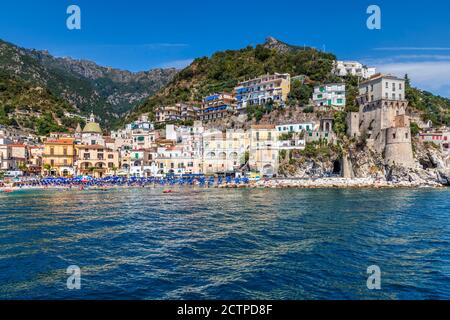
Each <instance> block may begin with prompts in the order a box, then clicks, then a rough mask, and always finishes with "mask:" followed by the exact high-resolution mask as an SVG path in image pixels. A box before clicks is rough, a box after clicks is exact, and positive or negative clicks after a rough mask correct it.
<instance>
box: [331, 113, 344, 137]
mask: <svg viewBox="0 0 450 320" xmlns="http://www.w3.org/2000/svg"><path fill="white" fill-rule="evenodd" d="M346 118H347V113H346V112H344V111H339V112H336V113H335V114H334V124H333V131H334V132H335V133H336V134H337V135H338V136H343V135H345V134H346V132H347V122H346Z"/></svg>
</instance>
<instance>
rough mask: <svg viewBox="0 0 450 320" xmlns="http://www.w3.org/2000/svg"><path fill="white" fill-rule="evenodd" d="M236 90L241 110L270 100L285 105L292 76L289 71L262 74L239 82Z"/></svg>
mask: <svg viewBox="0 0 450 320" xmlns="http://www.w3.org/2000/svg"><path fill="white" fill-rule="evenodd" d="M234 91H235V96H236V100H237V110H238V111H241V112H242V111H245V109H246V108H247V107H248V106H251V105H264V104H266V103H270V102H273V103H278V104H280V105H284V104H285V102H286V101H287V99H288V95H289V93H290V91H291V76H290V75H289V74H288V73H284V74H280V73H275V74H273V75H265V76H260V77H258V78H255V79H251V80H247V81H243V82H241V83H239V85H238V86H237V87H236V88H235V89H234Z"/></svg>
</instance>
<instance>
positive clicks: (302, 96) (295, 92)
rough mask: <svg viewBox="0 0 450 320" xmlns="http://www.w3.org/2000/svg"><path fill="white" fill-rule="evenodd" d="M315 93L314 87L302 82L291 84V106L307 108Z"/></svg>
mask: <svg viewBox="0 0 450 320" xmlns="http://www.w3.org/2000/svg"><path fill="white" fill-rule="evenodd" d="M313 92H314V88H313V86H311V85H307V84H302V82H301V81H300V80H295V81H293V82H292V84H291V92H290V94H289V105H292V106H307V105H308V104H309V101H310V99H311V97H312V94H313Z"/></svg>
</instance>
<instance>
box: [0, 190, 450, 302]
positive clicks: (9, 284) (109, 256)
mask: <svg viewBox="0 0 450 320" xmlns="http://www.w3.org/2000/svg"><path fill="white" fill-rule="evenodd" d="M161 191H162V190H161V189H133V190H128V189H126V190H112V191H108V192H102V191H89V192H86V191H85V192H79V191H73V192H61V191H21V192H17V193H14V194H0V247H1V250H0V298H2V299H433V298H436V299H449V298H450V190H449V189H443V190H427V189H421V190H403V189H399V190H222V189H220V190H218V189H210V190H205V189H191V188H186V189H178V190H177V191H178V192H177V193H175V194H168V195H162V194H161ZM70 265H77V266H79V267H80V268H81V272H82V275H81V276H82V278H81V286H82V287H81V290H68V289H67V286H66V280H67V277H68V275H67V274H66V268H67V267H68V266H70ZM370 265H378V266H379V267H380V269H381V286H382V288H381V290H377V291H371V290H368V289H367V286H366V281H367V277H368V275H367V272H366V271H367V267H368V266H370Z"/></svg>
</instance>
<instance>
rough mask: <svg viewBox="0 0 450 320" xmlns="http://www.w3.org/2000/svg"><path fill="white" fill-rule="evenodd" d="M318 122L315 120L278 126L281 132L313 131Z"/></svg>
mask: <svg viewBox="0 0 450 320" xmlns="http://www.w3.org/2000/svg"><path fill="white" fill-rule="evenodd" d="M315 126H316V124H315V123H314V122H305V123H295V124H282V125H279V126H276V129H277V131H278V132H279V133H300V132H302V131H312V130H314V127H315Z"/></svg>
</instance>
